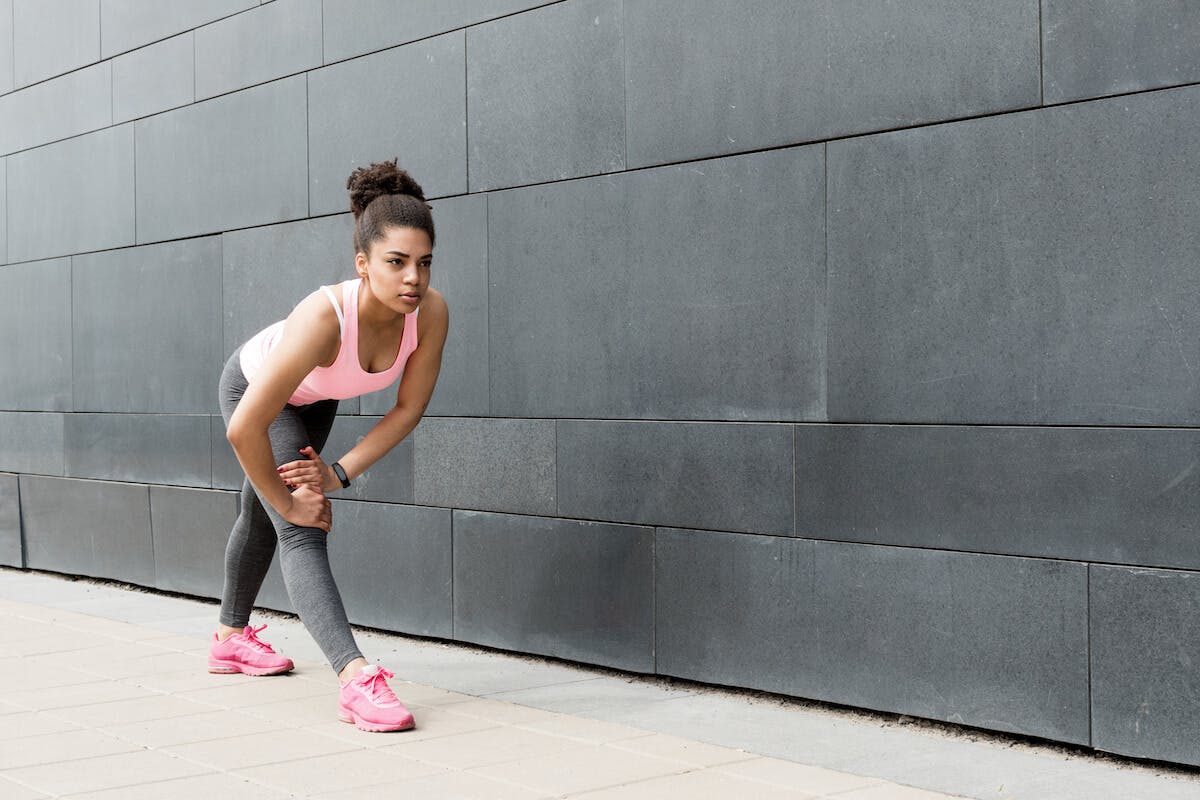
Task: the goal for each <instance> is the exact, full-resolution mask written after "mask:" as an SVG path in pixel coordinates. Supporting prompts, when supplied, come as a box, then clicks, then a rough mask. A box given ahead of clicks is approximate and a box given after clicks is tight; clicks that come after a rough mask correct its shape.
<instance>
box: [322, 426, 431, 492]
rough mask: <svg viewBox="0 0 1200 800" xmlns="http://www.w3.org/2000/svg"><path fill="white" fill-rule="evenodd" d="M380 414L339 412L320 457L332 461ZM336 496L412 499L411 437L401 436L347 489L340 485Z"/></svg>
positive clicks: (364, 434) (345, 450)
mask: <svg viewBox="0 0 1200 800" xmlns="http://www.w3.org/2000/svg"><path fill="white" fill-rule="evenodd" d="M379 420H380V417H350V416H340V417H338V418H337V421H336V422H335V423H334V425H333V430H332V431H330V434H329V441H328V442H326V443H325V449H324V451H323V452H322V458H323V459H324V461H325V463H327V464H332V463H333V462H334V461H337V460H338V459H340V458H342V457H343V456H344V455H346V453H348V452H350V450H351V449H352V448H353V447H354V446H355V445H357V444H358V443H359V442H361V441H362V440H363V437H364V436H366V435H367V433H368V432H369V431H370V430H371V429H372V428H374V427H375V425H376V424H377V423H378V422H379ZM336 496H337V497H345V498H347V499H350V498H353V499H355V500H377V501H380V502H384V503H409V504H411V503H412V502H413V440H412V437H411V436H409V437H408V438H406V439H404V440H403V441H402V442H400V444H398V445H396V446H395V447H394V448H392V451H391V452H390V453H388V454H387V455H385V456H384V457H383V458H381V459H380V460H379V461H376V462H375V463H374V464H372V465H371V468H370V469H369V470H367V471H366V472H364V473H363V474H362V475H359V476H358V477H357V478H355V479H354V480H353V481H351V483H350V488H349V489H339V490H338V492H337V495H336Z"/></svg>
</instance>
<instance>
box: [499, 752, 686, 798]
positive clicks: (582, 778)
mask: <svg viewBox="0 0 1200 800" xmlns="http://www.w3.org/2000/svg"><path fill="white" fill-rule="evenodd" d="M688 769H689V767H688V766H687V765H685V764H682V763H680V762H678V761H666V760H664V759H661V758H653V757H650V756H646V755H641V754H637V753H629V752H623V751H620V750H614V749H612V748H608V747H602V746H599V745H596V746H592V747H586V748H582V749H577V750H570V751H567V752H565V753H558V754H556V755H554V757H553V758H550V759H547V758H545V757H544V756H543V757H539V758H523V759H518V760H516V761H510V762H507V763H504V764H497V765H495V766H489V767H483V768H481V769H478V770H476V772H477V773H478V774H480V775H483V776H484V777H485V778H493V779H495V780H502V781H505V782H506V783H515V784H518V785H520V786H526V787H528V788H530V789H535V790H537V791H541V792H544V793H545V794H547V795H550V796H554V797H560V796H564V795H568V794H571V793H577V792H590V791H595V790H597V789H605V788H608V787H610V786H621V785H624V784H628V783H634V782H636V781H643V780H648V779H650V778H656V777H660V776H664V775H676V774H679V773H682V772H685V771H687V770H688Z"/></svg>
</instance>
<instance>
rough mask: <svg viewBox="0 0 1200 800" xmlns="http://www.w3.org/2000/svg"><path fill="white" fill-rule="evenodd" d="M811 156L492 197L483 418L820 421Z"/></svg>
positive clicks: (817, 223)
mask: <svg viewBox="0 0 1200 800" xmlns="http://www.w3.org/2000/svg"><path fill="white" fill-rule="evenodd" d="M472 141H473V140H472ZM822 152H823V151H822V149H821V147H807V148H797V149H791V150H781V151H776V152H770V153H757V154H753V155H749V156H739V157H735V158H728V159H720V160H715V161H706V162H703V163H693V164H688V165H685V166H678V167H665V168H661V169H653V170H644V171H638V172H631V173H626V174H621V175H614V176H610V177H604V178H591V179H587V180H581V181H569V182H564V183H556V184H550V185H546V186H537V187H529V188H524V189H515V190H512V191H507V192H499V193H496V194H495V195H493V196H490V197H489V198H488V218H489V219H488V237H489V243H488V249H489V257H488V273H489V280H490V283H491V296H490V300H489V326H490V360H491V384H492V409H491V413H492V414H496V415H504V416H518V417H560V418H561V417H585V418H605V419H614V418H631V417H632V418H650V419H694V420H713V419H720V420H796V421H799V420H823V419H824V418H825V405H824V391H825V390H824V381H825V378H824V369H825V366H824V364H825V356H824V349H825V343H824V342H825V331H824V326H825V323H824V316H823V315H824V313H825V312H824V307H825V299H824V295H825V290H824V283H825V275H824V259H825V250H824V241H823V233H822V231H823V226H824V216H825V213H824V192H823V184H824V178H823V174H824V172H823V170H824V168H823V156H822ZM748 196H749V197H754V198H756V202H754V203H747V202H745V198H746V197H748ZM735 265H736V266H735ZM597 298H605V299H604V301H603V302H597ZM531 304H532V305H531ZM533 305H536V307H537V308H538V309H539V310H538V313H537V314H530V313H529V309H530V308H531V307H533Z"/></svg>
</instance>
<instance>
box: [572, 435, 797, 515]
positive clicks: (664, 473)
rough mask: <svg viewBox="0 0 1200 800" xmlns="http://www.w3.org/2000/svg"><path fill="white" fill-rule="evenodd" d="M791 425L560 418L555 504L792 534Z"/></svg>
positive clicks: (584, 511) (587, 511)
mask: <svg viewBox="0 0 1200 800" xmlns="http://www.w3.org/2000/svg"><path fill="white" fill-rule="evenodd" d="M792 459H793V457H792V436H791V429H790V427H789V426H784V425H756V424H721V423H703V424H701V423H678V422H608V421H585V420H560V421H559V422H558V513H559V514H561V515H562V516H564V517H580V518H584V519H605V520H613V521H616V522H631V523H636V524H642V525H668V526H676V527H677V526H693V527H697V528H706V529H710V530H722V529H724V530H737V531H747V532H758V533H777V534H783V535H790V534H791V533H792V526H793V520H792V517H793V513H792V504H793V502H794V499H793V497H792V494H793V492H792V485H793V467H792Z"/></svg>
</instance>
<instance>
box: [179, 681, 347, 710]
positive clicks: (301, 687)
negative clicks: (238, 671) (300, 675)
mask: <svg viewBox="0 0 1200 800" xmlns="http://www.w3.org/2000/svg"><path fill="white" fill-rule="evenodd" d="M223 677H224V678H225V679H226V680H228V681H229V685H227V686H218V687H214V688H208V689H194V690H191V691H187V692H184V693H183V694H182V696H184V697H187V698H189V699H192V700H199V701H201V702H203V703H209V704H210V705H215V706H221V707H222V708H244V707H249V706H254V705H261V704H263V703H270V702H273V701H275V700H291V699H294V700H299V699H303V698H308V697H317V696H323V695H326V694H328V693H329V690H328V689H326V688H324V687H322V686H319V685H317V684H315V683H313V682H311V681H300V680H296V679H295V678H294V677H293V676H287V675H277V676H270V678H262V677H254V676H250V675H225V676H223Z"/></svg>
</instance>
